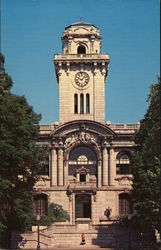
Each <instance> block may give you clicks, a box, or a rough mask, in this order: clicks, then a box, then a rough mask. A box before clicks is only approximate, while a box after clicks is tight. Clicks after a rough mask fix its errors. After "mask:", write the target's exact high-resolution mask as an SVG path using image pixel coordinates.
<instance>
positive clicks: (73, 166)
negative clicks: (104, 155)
mask: <svg viewBox="0 0 161 250" xmlns="http://www.w3.org/2000/svg"><path fill="white" fill-rule="evenodd" d="M82 166H83V167H84V168H86V169H87V170H88V171H89V174H90V175H94V176H97V167H96V166H97V156H96V154H95V152H94V151H93V150H92V149H91V148H89V147H85V146H79V147H76V148H74V149H73V150H72V151H71V152H70V155H69V168H68V174H69V176H76V172H77V171H78V170H79V169H80V168H81V167H82Z"/></svg>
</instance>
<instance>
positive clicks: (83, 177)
mask: <svg viewBox="0 0 161 250" xmlns="http://www.w3.org/2000/svg"><path fill="white" fill-rule="evenodd" d="M85 181H86V175H85V174H80V182H85Z"/></svg>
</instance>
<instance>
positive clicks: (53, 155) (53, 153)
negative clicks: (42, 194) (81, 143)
mask: <svg viewBox="0 0 161 250" xmlns="http://www.w3.org/2000/svg"><path fill="white" fill-rule="evenodd" d="M50 178H51V186H57V153H56V149H55V148H52V150H51V176H50Z"/></svg>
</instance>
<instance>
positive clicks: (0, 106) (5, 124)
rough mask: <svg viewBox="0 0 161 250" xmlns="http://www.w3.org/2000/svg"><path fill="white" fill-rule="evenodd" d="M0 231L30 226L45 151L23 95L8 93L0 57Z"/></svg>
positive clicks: (8, 83) (8, 80)
mask: <svg viewBox="0 0 161 250" xmlns="http://www.w3.org/2000/svg"><path fill="white" fill-rule="evenodd" d="M0 65H1V69H0V201H1V205H0V206H1V212H0V230H1V231H2V230H4V229H7V230H10V231H12V230H22V231H23V230H26V229H28V228H29V227H30V226H31V223H32V219H33V214H32V194H33V187H34V184H35V182H36V180H37V176H36V175H35V173H37V172H39V171H40V169H41V167H42V161H43V159H44V156H45V151H44V150H43V149H41V148H38V147H37V146H36V139H37V138H38V125H37V124H38V123H39V120H40V118H41V117H40V115H37V114H36V113H35V112H34V111H33V109H32V107H31V106H30V105H29V104H28V103H27V101H26V99H25V97H24V96H17V95H14V94H12V93H11V87H12V85H13V82H12V79H11V77H10V76H9V75H8V74H7V73H6V72H5V69H4V57H3V55H2V54H1V55H0Z"/></svg>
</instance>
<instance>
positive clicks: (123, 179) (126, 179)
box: [115, 175, 133, 186]
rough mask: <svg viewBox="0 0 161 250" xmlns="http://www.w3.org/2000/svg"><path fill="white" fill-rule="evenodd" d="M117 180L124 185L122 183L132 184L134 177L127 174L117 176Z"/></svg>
mask: <svg viewBox="0 0 161 250" xmlns="http://www.w3.org/2000/svg"><path fill="white" fill-rule="evenodd" d="M115 180H116V181H118V183H119V185H120V186H122V185H132V180H133V177H132V176H127V175H126V176H121V177H118V178H115Z"/></svg>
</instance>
